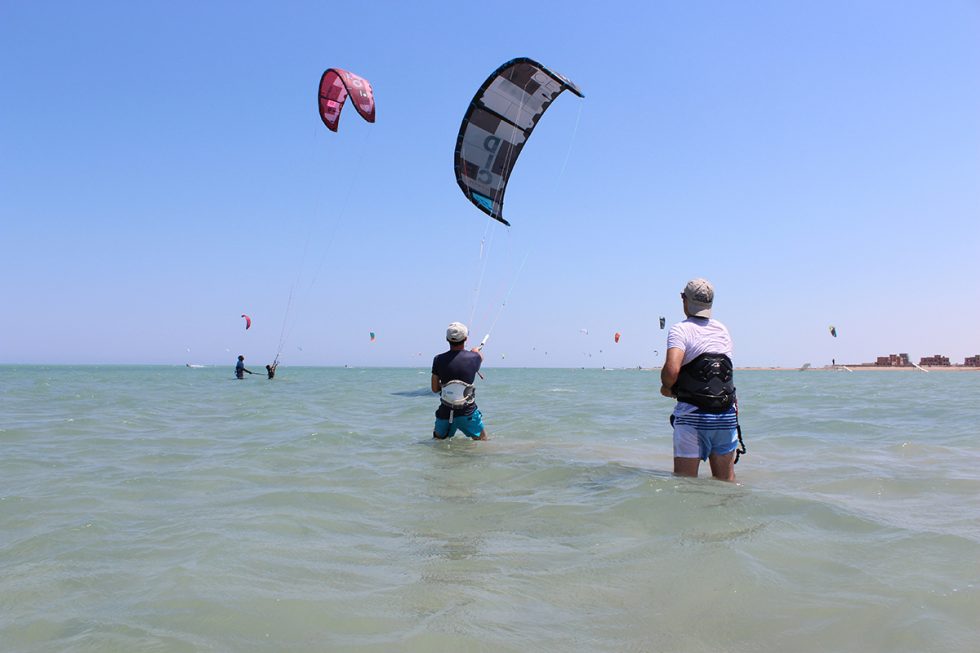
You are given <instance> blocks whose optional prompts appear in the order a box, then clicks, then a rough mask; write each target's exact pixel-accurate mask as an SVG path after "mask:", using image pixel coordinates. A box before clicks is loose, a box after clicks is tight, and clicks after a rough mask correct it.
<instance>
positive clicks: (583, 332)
mask: <svg viewBox="0 0 980 653" xmlns="http://www.w3.org/2000/svg"><path fill="white" fill-rule="evenodd" d="M579 333H582V334H584V335H589V330H588V329H579Z"/></svg>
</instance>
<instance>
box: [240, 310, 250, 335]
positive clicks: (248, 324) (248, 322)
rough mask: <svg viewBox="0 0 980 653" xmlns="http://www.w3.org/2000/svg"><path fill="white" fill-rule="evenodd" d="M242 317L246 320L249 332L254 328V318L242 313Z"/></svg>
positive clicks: (246, 328) (246, 327)
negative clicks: (250, 328) (251, 327)
mask: <svg viewBox="0 0 980 653" xmlns="http://www.w3.org/2000/svg"><path fill="white" fill-rule="evenodd" d="M242 317H243V318H245V330H246V331H248V328H249V327H250V326H252V318H250V317H249V316H247V315H245V314H244V313H242Z"/></svg>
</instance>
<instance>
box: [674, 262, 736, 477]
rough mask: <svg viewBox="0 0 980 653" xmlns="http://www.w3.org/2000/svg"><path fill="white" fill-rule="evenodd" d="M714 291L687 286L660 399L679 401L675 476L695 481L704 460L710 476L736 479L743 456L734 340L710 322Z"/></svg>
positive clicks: (704, 285)
mask: <svg viewBox="0 0 980 653" xmlns="http://www.w3.org/2000/svg"><path fill="white" fill-rule="evenodd" d="M714 299H715V290H714V288H713V287H712V285H711V284H710V283H709V282H708V281H707V280H705V279H692V280H691V281H688V282H687V285H686V286H685V287H684V292H682V293H681V300H682V301H683V304H684V315H686V316H687V319H686V320H684V321H683V322H678V323H677V324H675V325H673V326H672V327H670V332H669V333H668V335H667V359H666V361H665V362H664V367H663V369H662V370H661V372H660V382H661V387H660V394H662V395H663V396H665V397H671V398H674V399H677V406H676V407H675V408H674V412H673V414H672V415H671V416H670V423H671V425H672V426H673V427H674V474H676V475H678V476H695V477H696V476H697V475H698V467H699V466H700V464H701V461H702V460H707V461H708V463H709V464H710V465H711V475H712V476H714V477H715V478H717V479H720V480H723V481H734V480H735V463H736V462H737V461H738V456H739V454H742V453H745V446H744V445H743V444H742V437H741V433H740V431H739V427H738V405H737V402H736V399H735V385H734V382H733V375H734V373H733V367H732V359H731V356H732V350H733V346H732V337H731V335H729V333H728V329H727V328H726V327H725V325H724V324H722V323H721V322H719V321H718V320H713V319H711V305H712V303H713V302H714Z"/></svg>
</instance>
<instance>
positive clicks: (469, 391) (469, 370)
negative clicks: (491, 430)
mask: <svg viewBox="0 0 980 653" xmlns="http://www.w3.org/2000/svg"><path fill="white" fill-rule="evenodd" d="M467 337H469V330H468V329H467V328H466V325H465V324H461V323H459V322H453V323H452V324H450V325H449V328H447V329H446V340H447V341H449V351H446V352H443V353H441V354H439V355H438V356H436V357H435V358H434V359H432V392H437V393H439V398H440V401H439V408H437V409H436V424H435V427H434V428H433V429H432V437H434V438H436V439H437V440H445V439H447V438H451V437H453V436H454V435H455V434H456V430H457V429H458V430H460V431H462V432H463V433H464V434H465V435H466V436H467V437H469V438H471V439H473V440H486V439H487V430H486V428H484V426H483V416H482V415H481V414H480V409H479V408H477V407H476V388H475V387H474V386H473V382H474V381H475V380H476V375H477V373H478V372H479V371H480V365H482V364H483V354H482V353H481V352H480V347H474V348H473V349H472V350H470V351H467V350H466V348H465V345H466V338H467Z"/></svg>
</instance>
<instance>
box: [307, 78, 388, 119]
mask: <svg viewBox="0 0 980 653" xmlns="http://www.w3.org/2000/svg"><path fill="white" fill-rule="evenodd" d="M348 95H350V99H351V102H353V103H354V108H355V109H357V112H358V113H359V114H361V117H362V118H364V119H365V120H367V121H368V122H374V91H373V90H371V83H370V82H368V80H366V79H364V78H363V77H358V76H357V75H355V74H354V73H350V72H347V71H346V70H341V69H340V68H327V69H326V70H325V71H323V75H322V76H321V77H320V92H319V93H318V96H319V99H318V100H317V102H318V104H319V109H320V119H321V120H323V124H324V125H326V126H327V129H329V130H330V131H332V132H335V131H337V125H338V123H339V122H340V111H341V109H343V108H344V101H345V100H347V96H348Z"/></svg>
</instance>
